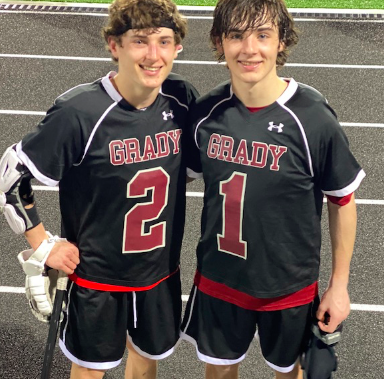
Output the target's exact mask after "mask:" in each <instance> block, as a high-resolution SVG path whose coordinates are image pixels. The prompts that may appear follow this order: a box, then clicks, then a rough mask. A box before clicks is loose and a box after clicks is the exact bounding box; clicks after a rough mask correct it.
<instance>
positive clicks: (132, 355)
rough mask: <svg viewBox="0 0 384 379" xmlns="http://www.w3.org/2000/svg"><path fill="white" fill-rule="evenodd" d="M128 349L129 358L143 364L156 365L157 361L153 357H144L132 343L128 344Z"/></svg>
mask: <svg viewBox="0 0 384 379" xmlns="http://www.w3.org/2000/svg"><path fill="white" fill-rule="evenodd" d="M127 349H128V360H129V361H135V362H140V364H141V365H146V366H148V367H150V366H153V365H156V363H157V361H156V360H154V359H151V358H147V357H144V356H142V355H140V354H139V353H138V352H137V351H136V350H135V349H134V348H133V346H132V345H131V344H129V343H128V344H127Z"/></svg>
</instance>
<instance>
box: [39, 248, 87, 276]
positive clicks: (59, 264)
mask: <svg viewBox="0 0 384 379" xmlns="http://www.w3.org/2000/svg"><path fill="white" fill-rule="evenodd" d="M79 263H80V259H79V249H78V248H77V247H76V245H75V244H73V243H71V242H67V241H64V242H56V244H55V246H54V247H53V248H52V250H51V253H50V254H49V256H48V259H47V261H46V264H47V266H49V267H52V268H54V269H56V270H61V271H63V272H65V273H66V274H67V275H71V274H73V273H74V271H75V269H76V266H77V265H78V264H79Z"/></svg>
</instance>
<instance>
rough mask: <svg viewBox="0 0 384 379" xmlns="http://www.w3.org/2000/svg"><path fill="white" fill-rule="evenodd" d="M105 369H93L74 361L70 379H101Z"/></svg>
mask: <svg viewBox="0 0 384 379" xmlns="http://www.w3.org/2000/svg"><path fill="white" fill-rule="evenodd" d="M104 373H105V371H101V370H92V369H89V368H86V367H81V366H79V365H77V364H76V363H72V368H71V376H70V379H101V378H102V377H103V376H104Z"/></svg>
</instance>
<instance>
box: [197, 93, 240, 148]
mask: <svg viewBox="0 0 384 379" xmlns="http://www.w3.org/2000/svg"><path fill="white" fill-rule="evenodd" d="M232 97H233V90H232V86H231V88H230V96H229V97H227V98H225V99H223V100H220V101H219V102H218V103H217V104H215V105H214V106H213V107H212V109H211V110H210V112H209V113H208V115H207V116H206V117H204V118H203V119H201V120H200V122H199V123H198V124H197V125H196V129H195V143H196V146H197V147H198V148H200V146H199V144H198V142H197V131H198V130H199V126H200V125H201V124H202V123H203V122H204V121H205V120H207V119H208V118H209V117H210V116H211V114H212V112H213V111H214V110H215V108H217V107H218V106H219V105H220V104H222V103H224V102H226V101H229V100H231V99H232Z"/></svg>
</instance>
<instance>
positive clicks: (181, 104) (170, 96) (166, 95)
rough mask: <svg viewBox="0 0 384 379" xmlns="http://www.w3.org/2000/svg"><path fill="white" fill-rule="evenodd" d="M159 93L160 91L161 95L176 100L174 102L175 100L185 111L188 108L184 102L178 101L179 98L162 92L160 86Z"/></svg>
mask: <svg viewBox="0 0 384 379" xmlns="http://www.w3.org/2000/svg"><path fill="white" fill-rule="evenodd" d="M159 93H160V95H163V96H165V97H169V98H171V99H173V100H176V102H177V103H178V104H179V105H180V106H182V107H184V108H186V109H187V111H188V110H189V107H188V105H185V104H183V103H181V102H180V101H179V99H177V98H176V97H175V96H172V95H168V94H166V93H164V92H163V89H162V88H160V91H159Z"/></svg>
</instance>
